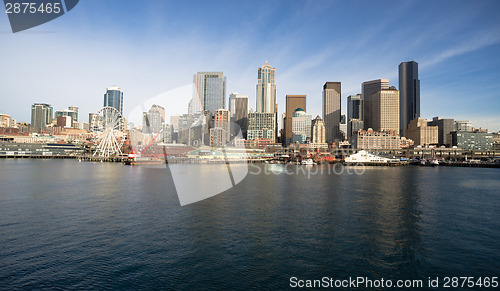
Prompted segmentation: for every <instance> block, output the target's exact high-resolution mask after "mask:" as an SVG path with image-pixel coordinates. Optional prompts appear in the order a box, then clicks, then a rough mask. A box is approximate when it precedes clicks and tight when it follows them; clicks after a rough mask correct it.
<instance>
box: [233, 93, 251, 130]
mask: <svg viewBox="0 0 500 291" xmlns="http://www.w3.org/2000/svg"><path fill="white" fill-rule="evenodd" d="M234 111H235V112H234V122H235V123H236V124H238V125H239V127H240V129H241V133H242V135H243V138H245V139H246V137H247V130H248V96H247V95H236V98H235V99H234ZM233 132H234V134H238V132H237V131H233Z"/></svg>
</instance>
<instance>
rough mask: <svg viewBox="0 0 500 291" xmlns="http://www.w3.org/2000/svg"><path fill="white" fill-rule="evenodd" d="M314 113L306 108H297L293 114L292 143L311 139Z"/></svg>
mask: <svg viewBox="0 0 500 291" xmlns="http://www.w3.org/2000/svg"><path fill="white" fill-rule="evenodd" d="M311 123H312V115H310V114H307V113H306V112H305V111H304V109H302V108H297V109H296V110H295V111H294V112H293V116H292V143H296V142H298V143H306V142H309V141H311Z"/></svg>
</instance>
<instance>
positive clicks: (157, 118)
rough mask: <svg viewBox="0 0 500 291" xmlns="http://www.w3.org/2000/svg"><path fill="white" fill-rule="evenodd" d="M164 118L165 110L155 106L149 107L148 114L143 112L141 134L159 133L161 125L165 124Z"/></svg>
mask: <svg viewBox="0 0 500 291" xmlns="http://www.w3.org/2000/svg"><path fill="white" fill-rule="evenodd" d="M162 110H163V112H162ZM162 113H163V117H162ZM164 116H165V109H164V108H163V107H161V106H159V105H156V104H153V105H151V108H150V109H149V112H143V118H142V132H143V133H145V134H156V133H159V132H160V131H161V130H162V128H163V123H164V122H165V121H164Z"/></svg>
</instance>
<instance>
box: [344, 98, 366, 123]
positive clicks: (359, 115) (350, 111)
mask: <svg viewBox="0 0 500 291" xmlns="http://www.w3.org/2000/svg"><path fill="white" fill-rule="evenodd" d="M351 119H359V120H363V99H362V98H361V94H356V95H349V96H347V121H349V120H351Z"/></svg>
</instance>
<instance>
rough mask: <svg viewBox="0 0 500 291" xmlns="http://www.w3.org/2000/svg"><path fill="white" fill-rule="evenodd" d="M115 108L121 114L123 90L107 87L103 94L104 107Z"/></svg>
mask: <svg viewBox="0 0 500 291" xmlns="http://www.w3.org/2000/svg"><path fill="white" fill-rule="evenodd" d="M106 106H110V107H114V108H116V110H118V111H119V112H120V114H122V115H123V92H122V89H121V88H119V87H108V88H107V89H106V93H105V94H104V107H106Z"/></svg>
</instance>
